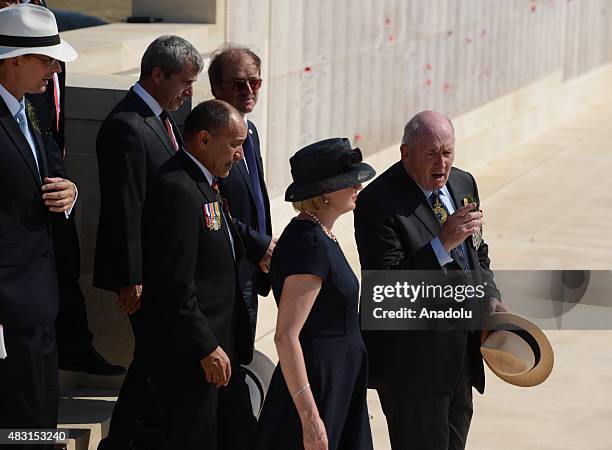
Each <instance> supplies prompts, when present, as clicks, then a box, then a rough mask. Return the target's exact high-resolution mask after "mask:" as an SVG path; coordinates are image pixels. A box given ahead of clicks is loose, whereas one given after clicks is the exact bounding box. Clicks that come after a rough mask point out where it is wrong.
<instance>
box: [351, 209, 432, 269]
mask: <svg viewBox="0 0 612 450" xmlns="http://www.w3.org/2000/svg"><path fill="white" fill-rule="evenodd" d="M354 220H355V240H356V242H357V250H358V252H359V260H360V263H361V268H362V269H363V270H386V269H396V270H408V269H419V270H427V269H431V270H440V264H439V263H438V259H437V257H436V254H435V252H434V250H433V248H432V246H431V244H430V243H429V242H427V243H426V244H425V245H424V246H422V247H421V248H418V249H415V250H414V251H412V252H410V251H406V250H405V248H406V247H407V246H404V245H402V241H401V239H402V238H401V226H400V225H399V224H398V223H397V220H398V219H396V218H395V217H393V216H392V215H391V214H390V213H389V212H388V211H386V210H385V209H384V208H383V207H381V206H380V203H379V202H378V203H377V202H374V201H372V200H371V199H370V198H359V199H358V200H357V208H356V209H355V213H354Z"/></svg>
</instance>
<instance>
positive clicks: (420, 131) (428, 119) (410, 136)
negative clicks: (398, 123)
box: [402, 110, 455, 144]
mask: <svg viewBox="0 0 612 450" xmlns="http://www.w3.org/2000/svg"><path fill="white" fill-rule="evenodd" d="M441 131H442V132H446V133H448V132H450V133H451V134H452V135H453V137H454V135H455V129H454V127H453V124H452V122H451V121H450V119H449V118H448V117H446V116H445V115H444V114H441V113H439V112H437V111H431V110H427V111H421V112H420V113H418V114H416V115H415V116H414V117H413V118H412V119H410V121H408V123H407V124H406V126H405V127H404V135H403V136H402V144H412V143H413V142H415V141H416V140H418V139H420V138H422V137H428V136H427V135H431V134H433V133H437V132H441Z"/></svg>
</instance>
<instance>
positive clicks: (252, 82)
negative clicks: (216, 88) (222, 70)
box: [221, 78, 262, 91]
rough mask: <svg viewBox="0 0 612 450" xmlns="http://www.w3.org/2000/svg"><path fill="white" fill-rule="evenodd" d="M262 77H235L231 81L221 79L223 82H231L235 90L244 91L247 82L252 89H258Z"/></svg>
mask: <svg viewBox="0 0 612 450" xmlns="http://www.w3.org/2000/svg"><path fill="white" fill-rule="evenodd" d="M261 81H262V80H261V78H249V79H247V80H245V79H235V80H231V81H225V80H221V82H222V83H225V84H229V85H230V86H231V87H232V88H233V89H234V90H235V91H244V90H245V89H246V87H247V84H248V85H249V87H250V88H251V90H252V91H256V90H258V89H259V88H260V87H261Z"/></svg>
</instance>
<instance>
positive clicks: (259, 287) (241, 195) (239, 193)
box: [219, 121, 272, 330]
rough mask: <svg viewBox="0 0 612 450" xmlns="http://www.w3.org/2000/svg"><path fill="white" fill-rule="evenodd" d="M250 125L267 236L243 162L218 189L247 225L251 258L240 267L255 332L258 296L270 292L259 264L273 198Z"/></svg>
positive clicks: (267, 238)
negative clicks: (260, 225)
mask: <svg viewBox="0 0 612 450" xmlns="http://www.w3.org/2000/svg"><path fill="white" fill-rule="evenodd" d="M248 126H249V134H250V135H251V140H252V142H253V149H254V150H255V159H256V160H257V167H258V169H259V185H260V187H261V193H262V195H263V201H264V207H265V210H266V233H265V234H260V233H258V232H257V231H256V230H257V223H258V222H257V209H256V207H255V196H254V194H253V189H252V187H251V182H250V178H249V173H248V171H247V168H246V164H245V162H244V160H242V161H240V162H239V163H238V165H237V166H236V167H234V168H233V169H232V171H231V172H230V174H229V176H228V177H227V178H224V179H221V180H219V188H220V190H221V193H222V195H223V196H224V197H225V198H227V201H228V205H229V209H230V212H231V214H232V216H233V217H234V219H236V220H237V221H239V222H240V223H241V224H243V225H244V227H243V229H242V230H241V231H240V233H241V235H243V237H246V239H245V245H246V246H247V253H248V254H249V259H245V260H244V261H243V262H242V264H241V265H240V286H241V288H242V290H243V293H244V295H245V298H246V299H247V302H248V305H247V306H248V308H249V314H250V317H251V325H252V327H253V330H254V329H255V323H256V321H257V294H259V295H268V293H269V292H270V277H269V276H268V274H266V273H264V272H262V271H261V270H260V269H259V266H258V265H257V263H258V262H259V261H260V260H261V258H262V257H263V255H264V253H265V251H266V250H267V248H268V246H269V245H270V239H271V236H272V221H271V218H270V199H269V198H268V191H267V189H266V183H265V179H264V171H263V162H262V159H261V152H260V150H259V135H258V134H257V128H255V125H254V124H253V123H252V122H251V121H248ZM251 255H252V257H251Z"/></svg>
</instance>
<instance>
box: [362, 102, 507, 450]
mask: <svg viewBox="0 0 612 450" xmlns="http://www.w3.org/2000/svg"><path fill="white" fill-rule="evenodd" d="M400 151H401V160H400V161H399V162H397V163H395V164H394V165H393V166H391V167H390V168H389V169H387V170H386V171H385V172H384V173H383V174H382V175H380V176H379V177H378V178H377V179H375V180H374V181H373V182H372V183H371V184H370V185H368V186H367V187H366V188H365V189H364V190H363V191H362V193H361V194H360V195H359V198H358V200H357V208H356V209H355V238H356V241H357V247H358V251H359V258H360V262H361V268H362V270H410V271H424V270H426V271H429V272H428V273H429V274H432V275H434V276H435V277H439V278H440V279H444V276H445V275H446V274H447V271H454V272H453V273H456V274H459V275H460V276H462V277H463V276H464V277H465V279H468V278H470V277H471V278H472V279H474V280H476V282H477V283H478V284H482V285H484V286H485V287H484V292H485V298H484V299H483V300H485V301H484V302H478V303H477V304H476V302H475V301H474V302H472V304H471V305H470V308H471V309H474V310H475V311H474V315H475V317H476V320H475V321H474V324H476V323H477V322H478V319H479V317H480V313H481V312H482V311H487V310H488V311H491V312H493V311H505V310H506V308H505V306H504V305H503V303H501V302H500V301H499V300H498V299H500V298H501V297H500V293H499V291H498V290H497V287H496V286H495V282H494V281H493V272H492V271H491V270H490V268H489V264H490V262H489V257H488V246H487V244H486V243H485V242H484V241H482V224H483V214H482V211H480V210H479V209H478V205H479V202H478V188H477V186H476V181H475V180H474V178H473V177H472V175H471V174H469V173H468V172H464V171H462V170H460V169H457V168H454V167H452V166H453V161H454V157H455V134H454V129H453V125H452V123H451V121H450V120H449V119H448V118H447V117H445V116H444V115H442V114H440V113H438V112H435V111H423V112H421V113H419V114H417V115H416V116H414V117H413V118H412V119H411V120H410V121H409V122H408V124H407V125H406V127H405V129H404V136H403V139H402V144H401V147H400ZM468 238H469V239H468ZM468 272H469V274H468ZM479 336H480V333H479V332H478V330H475V329H474V327H473V324H470V326H465V327H463V328H462V329H454V330H448V331H446V330H444V331H438V330H436V331H428V330H427V331H367V332H364V340H365V342H366V346H367V347H368V353H369V362H370V374H369V384H370V387H372V388H374V389H376V390H377V391H378V395H379V397H380V400H381V404H382V408H383V412H384V413H385V417H386V419H387V424H388V427H389V435H390V440H391V447H392V448H393V450H404V449H412V448H419V449H424V450H434V449H435V450H440V449H447V448H448V449H463V448H465V443H466V439H467V434H468V430H469V426H470V421H471V417H472V386H474V387H475V388H476V389H477V390H478V391H479V392H481V393H482V392H483V391H484V370H483V363H482V357H481V356H480V352H479V347H480V340H479Z"/></svg>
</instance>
